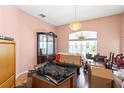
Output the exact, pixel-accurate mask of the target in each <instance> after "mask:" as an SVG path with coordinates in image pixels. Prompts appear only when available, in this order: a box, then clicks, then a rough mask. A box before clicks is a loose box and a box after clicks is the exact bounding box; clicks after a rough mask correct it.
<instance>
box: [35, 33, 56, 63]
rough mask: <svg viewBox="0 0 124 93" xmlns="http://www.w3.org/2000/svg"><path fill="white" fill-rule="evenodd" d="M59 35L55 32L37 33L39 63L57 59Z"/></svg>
mask: <svg viewBox="0 0 124 93" xmlns="http://www.w3.org/2000/svg"><path fill="white" fill-rule="evenodd" d="M56 38H57V35H56V34H55V33H53V32H38V33H37V63H38V64H40V63H43V62H45V61H52V60H54V59H55V52H56Z"/></svg>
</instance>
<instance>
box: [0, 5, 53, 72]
mask: <svg viewBox="0 0 124 93" xmlns="http://www.w3.org/2000/svg"><path fill="white" fill-rule="evenodd" d="M54 30H55V28H54V27H53V26H51V25H49V24H47V23H45V22H43V21H41V20H40V19H38V18H35V17H33V16H31V15H29V14H27V13H25V12H23V11H21V10H18V9H17V8H16V7H15V6H0V35H5V36H12V37H14V38H15V41H16V71H17V72H16V73H17V74H19V73H21V72H24V71H27V70H28V69H31V68H33V66H34V65H36V61H37V60H36V53H37V52H36V50H37V48H36V45H37V44H36V32H39V31H41V32H42V31H54Z"/></svg>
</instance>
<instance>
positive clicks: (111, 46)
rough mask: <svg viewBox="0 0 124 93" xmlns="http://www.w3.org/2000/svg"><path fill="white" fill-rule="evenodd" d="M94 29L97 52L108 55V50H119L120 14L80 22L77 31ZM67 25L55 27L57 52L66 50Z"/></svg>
mask: <svg viewBox="0 0 124 93" xmlns="http://www.w3.org/2000/svg"><path fill="white" fill-rule="evenodd" d="M87 30H88V31H96V32H97V34H98V49H97V50H98V53H101V54H102V55H109V52H110V51H111V52H115V53H119V52H120V47H121V46H120V42H121V37H120V36H121V32H122V14H118V15H113V16H108V17H103V18H98V19H94V20H89V21H84V22H82V27H81V29H80V30H79V31H87ZM71 32H74V31H72V30H70V28H69V25H68V24H67V25H62V26H57V27H56V33H57V35H58V42H57V43H58V52H68V38H69V33H71Z"/></svg>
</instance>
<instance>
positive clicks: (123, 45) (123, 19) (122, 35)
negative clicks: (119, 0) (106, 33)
mask: <svg viewBox="0 0 124 93" xmlns="http://www.w3.org/2000/svg"><path fill="white" fill-rule="evenodd" d="M122 16H123V17H122V34H121V51H122V53H124V13H123V15H122Z"/></svg>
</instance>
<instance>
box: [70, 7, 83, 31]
mask: <svg viewBox="0 0 124 93" xmlns="http://www.w3.org/2000/svg"><path fill="white" fill-rule="evenodd" d="M76 8H77V7H76V5H75V6H74V9H75V18H74V19H73V21H72V22H71V23H70V25H69V27H70V29H71V30H73V31H76V30H78V29H80V28H81V23H80V22H79V21H78V20H77V14H76Z"/></svg>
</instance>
